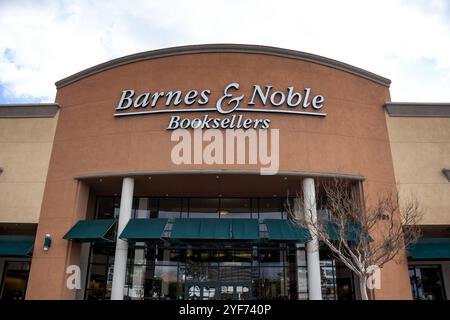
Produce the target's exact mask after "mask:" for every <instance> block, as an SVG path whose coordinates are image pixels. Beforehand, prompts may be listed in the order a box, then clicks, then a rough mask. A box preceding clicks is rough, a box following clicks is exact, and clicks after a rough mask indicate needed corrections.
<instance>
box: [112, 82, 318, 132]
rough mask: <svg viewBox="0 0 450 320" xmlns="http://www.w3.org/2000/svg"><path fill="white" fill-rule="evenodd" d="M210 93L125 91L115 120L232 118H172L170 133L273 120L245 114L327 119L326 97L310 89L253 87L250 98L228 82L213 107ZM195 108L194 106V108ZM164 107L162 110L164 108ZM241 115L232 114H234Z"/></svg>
mask: <svg viewBox="0 0 450 320" xmlns="http://www.w3.org/2000/svg"><path fill="white" fill-rule="evenodd" d="M210 96H211V90H209V89H205V90H201V91H198V90H188V91H186V92H183V91H182V90H175V91H167V92H164V91H161V92H153V93H151V92H142V93H136V92H135V90H132V89H126V90H123V91H122V94H121V96H120V100H119V102H118V104H117V106H116V108H115V111H116V112H115V113H114V116H115V117H122V116H132V115H144V114H157V113H187V112H205V113H209V112H218V113H219V114H222V115H231V117H227V118H214V117H210V115H209V114H205V115H203V116H202V117H199V118H195V119H188V118H182V116H180V115H173V116H171V117H170V119H169V123H168V125H167V128H166V129H168V130H175V129H179V128H181V129H188V128H193V129H268V128H269V127H270V119H267V118H262V119H261V118H257V119H253V118H247V117H244V116H243V114H242V113H247V112H257V113H282V114H289V115H310V116H320V117H323V116H326V113H325V112H323V111H322V108H323V105H324V101H325V98H324V97H323V96H322V95H314V94H312V93H311V88H304V89H303V90H302V91H296V90H295V89H294V87H292V86H289V87H286V90H283V91H280V90H273V87H272V86H270V85H266V86H265V87H262V86H260V85H258V84H255V85H253V88H252V92H251V95H250V96H245V95H244V94H240V93H239V83H237V82H232V83H229V84H228V85H227V86H225V88H224V89H223V93H222V95H221V96H220V97H219V98H218V99H217V100H216V101H215V102H214V106H213V107H210V106H209V105H210V104H209V102H210V101H209V99H210ZM193 105H195V106H193ZM162 107H163V109H162ZM238 112H239V113H240V114H233V113H238Z"/></svg>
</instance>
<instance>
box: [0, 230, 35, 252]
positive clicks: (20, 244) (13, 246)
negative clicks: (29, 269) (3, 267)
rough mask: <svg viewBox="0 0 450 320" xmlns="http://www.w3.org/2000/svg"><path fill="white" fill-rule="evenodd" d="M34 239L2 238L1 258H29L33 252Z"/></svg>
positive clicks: (0, 241) (25, 237)
mask: <svg viewBox="0 0 450 320" xmlns="http://www.w3.org/2000/svg"><path fill="white" fill-rule="evenodd" d="M33 245H34V237H32V236H16V235H10V236H9V235H8V236H6V235H4V236H0V257H29V256H31V254H32V252H33Z"/></svg>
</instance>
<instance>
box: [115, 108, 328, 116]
mask: <svg viewBox="0 0 450 320" xmlns="http://www.w3.org/2000/svg"><path fill="white" fill-rule="evenodd" d="M211 111H217V109H216V108H194V109H170V110H149V111H136V112H119V113H114V116H115V117H124V116H136V115H140V114H158V113H178V112H211ZM235 111H242V112H261V113H287V114H295V115H308V116H320V117H324V116H326V115H327V114H326V113H325V112H306V111H290V110H271V109H251V108H237V109H236V110H235ZM228 114H229V113H228ZM228 114H224V115H228Z"/></svg>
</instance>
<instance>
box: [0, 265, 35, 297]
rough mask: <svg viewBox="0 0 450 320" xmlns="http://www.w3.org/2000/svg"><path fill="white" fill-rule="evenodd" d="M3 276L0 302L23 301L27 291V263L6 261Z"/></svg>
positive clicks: (28, 268) (28, 267)
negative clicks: (0, 300)
mask: <svg viewBox="0 0 450 320" xmlns="http://www.w3.org/2000/svg"><path fill="white" fill-rule="evenodd" d="M4 270H5V271H4V272H5V273H4V275H3V281H2V284H3V290H2V292H1V296H0V299H2V300H24V299H25V292H26V289H27V281H28V274H29V272H30V262H29V261H17V262H16V261H6V263H5V269H4Z"/></svg>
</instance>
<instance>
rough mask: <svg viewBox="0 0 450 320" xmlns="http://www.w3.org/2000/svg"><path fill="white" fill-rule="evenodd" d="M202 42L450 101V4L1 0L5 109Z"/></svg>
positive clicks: (424, 0)
mask: <svg viewBox="0 0 450 320" xmlns="http://www.w3.org/2000/svg"><path fill="white" fill-rule="evenodd" d="M203 43H246V44H260V45H269V46H276V47H282V48H288V49H294V50H299V51H305V52H309V53H314V54H318V55H322V56H325V57H328V58H332V59H336V60H339V61H342V62H345V63H348V64H351V65H354V66H357V67H360V68H363V69H366V70H368V71H371V72H374V73H377V74H379V75H381V76H384V77H386V78H389V79H391V80H392V85H391V96H392V101H433V102H450V0H386V1H383V0H375V1H361V0H360V1H358V0H355V1H350V0H349V1H345V0H341V1H333V0H331V1H317V0H314V1H312V0H308V1H300V0H297V1H282V0H271V1H262V0H257V1H245V0H240V1H234V0H225V1H219V0H215V1H212V0H209V1H188V0H186V1H175V0H174V1H170V0H158V1H138V0H124V1H112V0H104V1H101V0H97V1H94V0H92V1H69V0H65V1H62V0H61V1H39V0H35V1H25V0H0V53H1V56H0V103H13V102H52V101H54V98H55V92H56V89H55V85H54V83H55V82H56V81H57V80H60V79H62V78H65V77H67V76H69V75H71V74H73V73H75V72H78V71H81V70H83V69H86V68H88V67H91V66H93V65H96V64H99V63H102V62H105V61H108V60H111V59H114V58H118V57H121V56H124V55H128V54H132V53H136V52H141V51H147V50H153V49H159V48H164V47H171V46H179V45H187V44H203Z"/></svg>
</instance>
